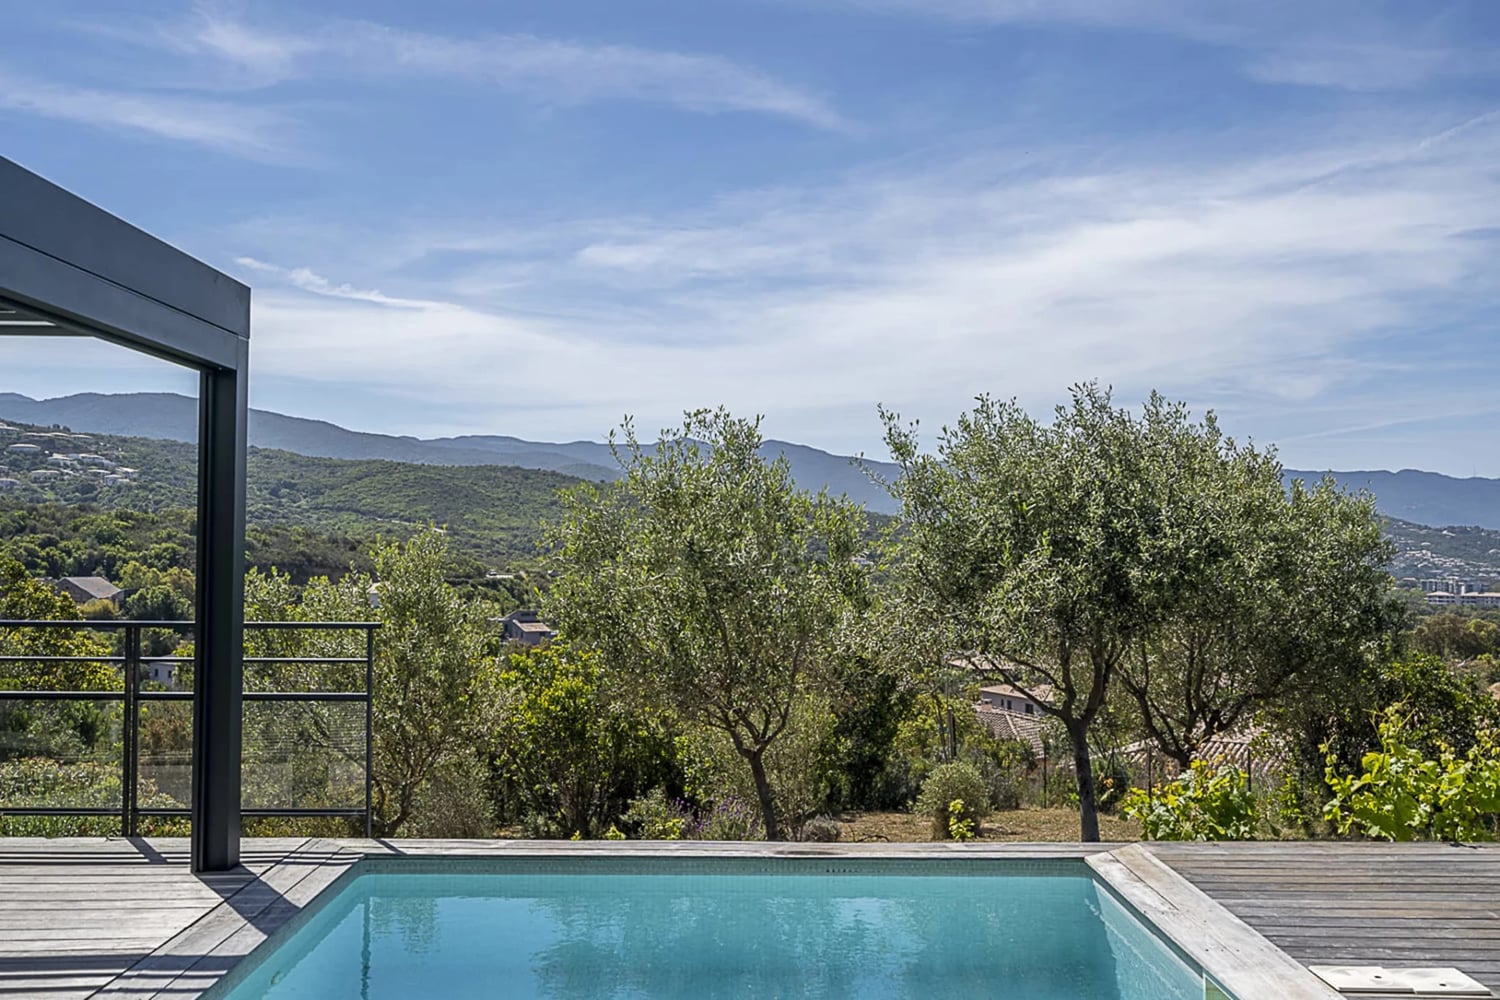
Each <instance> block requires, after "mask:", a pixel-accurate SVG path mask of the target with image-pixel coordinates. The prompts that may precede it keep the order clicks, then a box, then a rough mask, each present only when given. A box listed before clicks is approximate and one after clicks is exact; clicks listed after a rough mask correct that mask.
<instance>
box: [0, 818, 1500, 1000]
mask: <svg viewBox="0 0 1500 1000" xmlns="http://www.w3.org/2000/svg"><path fill="white" fill-rule="evenodd" d="M1114 846H1116V845H1068V844H1029V845H1028V844H1015V845H997V844H976V845H964V846H962V847H959V846H956V845H951V844H925V845H904V844H849V845H845V844H819V845H810V844H809V845H796V844H783V845H766V844H754V845H752V844H743V845H741V844H709V843H704V842H689V843H682V844H674V845H670V846H667V845H653V844H647V843H643V842H630V847H631V848H632V849H634V850H635V851H637V852H641V853H677V854H683V855H688V854H692V855H697V856H706V855H714V856H722V855H731V856H733V855H745V854H756V855H766V854H771V855H786V856H805V855H808V854H819V855H821V854H829V855H840V856H859V855H880V856H902V857H933V856H938V855H941V856H952V854H953V853H955V852H961V853H963V854H965V855H966V856H967V855H973V856H984V857H1014V858H1022V859H1025V858H1030V859H1036V858H1064V857H1071V858H1081V857H1087V856H1091V855H1092V856H1093V857H1094V861H1093V862H1091V864H1092V863H1094V862H1098V861H1100V860H1104V861H1106V862H1108V863H1109V864H1120V863H1125V864H1130V863H1132V859H1134V864H1135V867H1136V870H1142V869H1141V866H1140V854H1141V852H1142V850H1143V848H1142V847H1131V848H1126V849H1124V850H1121V851H1111V848H1112V847H1114ZM620 847H621V845H617V844H613V843H609V842H597V843H583V844H579V843H570V842H566V841H561V842H547V843H518V842H515V841H396V842H375V841H364V840H344V841H326V840H300V839H266V840H250V839H247V840H245V841H244V851H243V859H244V865H243V867H242V868H241V869H240V870H238V871H236V872H233V873H230V874H225V875H214V876H207V877H204V878H198V877H195V876H193V875H192V873H191V872H190V871H189V869H188V858H187V850H188V845H187V841H186V840H180V839H152V840H140V839H133V840H124V839H117V838H108V839H106V838H87V839H82V838H80V839H61V840H40V839H5V838H0V997H4V998H14V997H29V998H56V1000H72V998H85V997H93V996H98V997H111V998H122V997H132V998H147V997H172V998H187V997H192V996H196V995H198V993H199V992H201V991H202V990H204V989H206V988H208V986H210V985H212V983H213V982H214V981H216V980H217V979H218V978H219V977H220V976H221V975H222V974H223V973H224V972H225V971H227V970H228V969H230V968H232V967H233V966H234V965H235V964H236V963H237V962H238V961H239V960H240V959H241V958H242V957H243V956H244V955H245V954H247V953H248V952H249V951H250V950H252V949H253V948H254V947H255V945H257V944H259V943H260V942H261V941H263V940H264V939H265V938H266V937H267V936H268V935H269V934H271V933H272V932H274V930H275V929H276V928H277V927H279V926H281V925H282V924H283V923H284V922H285V921H286V920H287V919H289V918H290V917H291V916H293V915H294V914H296V913H297V912H298V911H299V910H300V909H301V907H303V906H305V905H306V904H307V903H308V902H309V901H310V900H311V899H312V898H314V897H315V896H316V895H317V894H318V892H320V891H321V890H322V889H323V888H325V887H326V886H327V885H328V884H329V883H330V882H331V881H332V880H333V879H334V878H335V877H337V875H338V874H339V873H340V872H342V871H344V870H345V869H346V868H347V867H348V866H349V865H351V864H352V863H354V862H355V861H356V860H358V859H359V858H360V857H363V856H365V855H367V854H372V853H373V854H410V855H418V856H422V855H428V856H430V855H444V854H447V855H459V854H467V855H476V854H492V853H508V852H514V851H517V850H524V851H526V852H528V853H544V854H559V855H561V854H609V853H614V852H617V851H619V850H620ZM1144 851H1145V852H1147V853H1149V854H1150V856H1151V857H1153V858H1155V859H1157V860H1158V861H1160V862H1162V863H1164V864H1165V865H1166V866H1167V867H1168V868H1169V869H1170V870H1171V873H1175V875H1173V874H1171V873H1167V872H1163V873H1162V874H1163V875H1164V876H1167V877H1168V878H1169V879H1170V880H1176V881H1177V882H1179V883H1181V879H1186V880H1187V882H1188V883H1191V886H1193V887H1196V889H1198V890H1201V892H1202V893H1203V894H1205V895H1206V896H1208V897H1209V900H1211V901H1212V902H1209V901H1203V903H1204V906H1205V907H1206V909H1205V910H1203V911H1202V912H1211V911H1217V912H1218V913H1219V914H1221V915H1222V914H1223V910H1220V909H1218V907H1223V909H1225V910H1228V911H1229V912H1230V913H1232V914H1234V916H1236V917H1238V918H1239V920H1241V921H1243V922H1244V923H1245V924H1248V925H1249V927H1250V928H1252V929H1253V930H1254V931H1256V932H1259V934H1260V935H1263V936H1264V938H1266V939H1268V940H1269V941H1270V942H1271V943H1272V944H1274V945H1276V946H1278V947H1279V948H1281V949H1282V950H1283V951H1284V952H1286V953H1287V954H1288V955H1290V956H1291V958H1292V959H1295V960H1296V961H1297V962H1301V963H1303V964H1306V965H1343V964H1361V965H1388V966H1398V965H1428V966H1430V965H1441V966H1456V967H1458V968H1459V969H1461V970H1462V971H1464V972H1467V973H1468V974H1469V975H1471V976H1473V977H1474V978H1475V979H1478V980H1479V981H1481V982H1483V983H1484V984H1485V985H1486V986H1488V987H1490V988H1491V989H1492V990H1494V991H1495V992H1496V993H1497V994H1500V846H1486V847H1479V848H1473V847H1451V846H1447V845H1441V844H1424V845H1378V844H1346V843H1300V842H1298V843H1247V844H1161V843H1158V844H1151V845H1145V846H1144ZM1107 852H1108V853H1107ZM1158 867H1159V866H1158ZM1146 874H1147V876H1148V877H1149V873H1146ZM1178 876H1180V878H1178ZM1154 884H1155V885H1156V886H1163V885H1165V884H1166V883H1164V882H1162V881H1160V880H1158V881H1157V882H1155V883H1154ZM1182 884H1185V883H1182ZM1147 891H1148V892H1154V891H1155V890H1154V889H1148V890H1147ZM1161 891H1163V892H1165V893H1166V894H1167V895H1168V896H1170V895H1171V889H1170V887H1169V886H1168V887H1167V888H1165V889H1162V890H1161ZM1188 891H1189V892H1190V893H1191V894H1192V895H1193V896H1195V897H1197V898H1198V899H1200V900H1201V897H1198V896H1197V893H1192V892H1191V889H1189V890H1188ZM1215 904H1217V906H1215ZM1179 909H1180V910H1181V912H1182V913H1183V914H1188V913H1190V912H1192V911H1191V910H1190V908H1184V907H1179ZM1224 919H1226V920H1229V921H1231V922H1233V920H1232V918H1229V917H1227V915H1226V916H1225V917H1224ZM1246 933H1248V932H1246ZM1251 936H1252V937H1253V935H1251ZM1226 940H1227V939H1226ZM1283 961H1284V959H1283ZM1288 964H1289V965H1291V964H1292V963H1288ZM1299 974H1300V973H1299ZM1241 1000H1261V998H1259V997H1252V996H1244V997H1241Z"/></svg>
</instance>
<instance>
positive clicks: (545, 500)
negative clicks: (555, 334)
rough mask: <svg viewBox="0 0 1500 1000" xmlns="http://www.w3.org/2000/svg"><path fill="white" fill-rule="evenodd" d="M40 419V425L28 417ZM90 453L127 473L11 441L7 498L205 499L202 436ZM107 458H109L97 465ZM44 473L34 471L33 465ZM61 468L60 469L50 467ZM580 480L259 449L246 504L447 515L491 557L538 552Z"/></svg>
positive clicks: (333, 520)
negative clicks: (23, 448)
mask: <svg viewBox="0 0 1500 1000" xmlns="http://www.w3.org/2000/svg"><path fill="white" fill-rule="evenodd" d="M27 429H28V430H29V428H27ZM87 447H88V448H89V449H90V454H92V455H97V456H98V457H99V458H101V459H103V460H105V461H107V462H109V463H111V464H112V466H113V467H114V468H112V469H109V470H101V471H106V472H108V473H109V474H110V475H114V476H115V477H116V478H118V473H119V471H120V470H125V471H128V472H130V473H131V475H130V476H129V477H128V480H126V481H118V482H106V481H105V477H104V476H103V475H99V474H89V473H88V472H87V470H86V469H85V468H84V467H82V466H77V467H60V466H58V465H55V464H52V463H49V461H48V459H47V456H46V455H45V454H44V453H43V452H37V453H32V454H19V453H15V452H11V451H0V456H3V457H0V477H3V478H4V479H9V480H12V481H14V482H15V483H16V485H14V486H12V487H10V488H8V489H4V490H0V508H14V507H18V506H24V505H35V504H64V505H70V506H76V505H79V504H89V505H93V506H97V507H99V508H101V509H104V510H132V511H141V512H145V513H161V512H166V511H173V510H181V509H183V508H190V507H192V506H193V505H194V504H195V503H196V462H197V452H196V449H195V448H194V447H193V446H192V445H188V444H183V443H180V442H175V441H161V440H152V439H149V438H140V437H115V436H112V435H93V436H92V442H91V443H90V444H89V445H87ZM96 468H97V467H96ZM38 472H39V473H41V475H42V477H44V478H43V479H42V480H41V481H36V482H34V481H32V474H33V473H38ZM49 473H55V475H53V476H51V477H50V478H45V477H48V476H49ZM578 482H579V480H578V479H576V478H574V477H571V476H565V475H561V474H559V473H555V472H547V471H543V470H537V469H520V468H515V467H512V466H504V465H476V466H431V465H416V464H410V463H402V462H391V461H384V460H359V461H351V460H340V459H328V458H315V457H311V456H306V455H296V454H292V453H291V452H286V451H277V450H273V449H267V448H252V449H251V450H250V455H249V459H248V463H247V476H246V507H247V513H248V520H249V523H250V524H251V525H252V526H256V527H262V528H276V529H280V530H283V531H290V530H296V529H301V530H306V531H310V532H313V533H317V534H320V535H327V536H334V537H339V538H353V539H369V538H371V537H374V536H375V535H377V534H382V533H384V534H406V533H407V532H409V531H410V530H411V529H412V528H414V527H416V526H418V525H422V524H429V523H431V524H438V525H443V526H446V528H447V529H448V532H449V535H450V537H451V539H452V541H453V544H454V548H455V550H456V551H457V552H460V553H462V554H464V555H467V556H469V557H471V558H473V559H476V560H479V561H480V562H483V563H485V564H486V565H489V566H496V567H498V566H503V565H507V564H511V563H515V562H526V561H529V560H530V559H532V558H534V557H535V555H536V554H537V544H538V541H539V538H540V532H539V530H538V527H537V526H538V522H540V521H541V520H542V519H544V518H547V517H550V516H554V515H555V514H557V513H558V512H559V510H560V506H559V504H558V502H557V499H556V493H557V491H558V489H560V488H564V487H568V486H572V485H576V484H577V483H578Z"/></svg>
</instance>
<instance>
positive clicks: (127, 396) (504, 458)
mask: <svg viewBox="0 0 1500 1000" xmlns="http://www.w3.org/2000/svg"><path fill="white" fill-rule="evenodd" d="M197 407H198V404H197V401H196V400H193V399H190V398H189V397H187V396H179V395H176V394H173V393H122V394H115V395H101V394H98V393H81V394H78V395H74V396H60V397H58V398H56V399H44V400H36V399H32V398H30V397H29V396H22V395H19V394H17V393H0V420H9V421H12V422H18V423H26V424H35V425H39V426H44V427H48V426H53V425H59V426H64V427H70V428H72V429H73V430H75V431H84V432H89V433H94V434H109V435H116V436H128V437H141V438H157V439H161V440H168V441H184V442H185V441H193V440H195V436H196V434H197V427H198V416H197V414H198V409H197ZM249 439H250V444H251V445H252V446H255V447H260V448H274V449H279V450H282V451H290V452H296V453H297V454H299V455H309V456H314V457H321V458H341V459H384V460H388V461H394V462H407V463H413V464H420V465H445V466H447V465H452V466H463V465H511V466H517V467H520V468H524V469H540V470H546V471H550V472H558V473H562V474H564V475H568V476H574V477H578V478H582V479H596V480H598V479H612V478H614V476H615V475H617V473H618V467H617V465H616V463H615V460H614V458H613V457H612V456H611V455H610V453H609V447H608V446H607V445H604V444H601V443H599V442H595V441H570V442H565V443H564V442H544V441H525V440H522V439H521V438H515V437H506V436H503V435H468V436H464V437H451V438H433V439H428V440H424V439H421V438H414V437H397V436H393V435H389V434H367V433H363V432H360V431H351V430H346V429H345V428H343V427H339V426H337V425H336V424H331V423H327V422H326V421H322V420H307V419H304V418H302V417H289V416H286V415H284V414H280V413H273V412H271V411H269V410H251V411H250V424H249ZM761 451H762V453H763V454H766V455H768V456H769V455H776V454H785V455H786V457H787V461H788V462H789V463H790V464H791V470H792V477H793V478H794V479H795V480H796V481H797V482H798V484H800V485H802V486H803V487H805V488H807V489H818V488H820V487H824V486H826V487H827V488H828V489H829V490H830V491H831V492H833V493H845V494H847V495H848V496H849V497H851V498H852V499H854V500H855V501H856V502H858V503H862V504H864V505H865V506H866V507H867V508H868V509H869V510H871V511H878V512H882V513H892V512H893V511H894V509H895V508H894V505H893V504H892V502H891V498H890V497H889V496H888V495H887V494H886V493H885V491H884V490H882V489H880V488H879V487H878V486H876V485H875V484H873V483H872V482H870V480H869V478H868V477H867V476H866V475H865V474H864V472H863V471H862V470H861V469H860V468H859V467H858V466H857V465H855V464H854V462H853V460H852V459H850V458H848V457H846V456H843V455H832V454H829V453H828V452H826V451H820V450H818V449H817V448H810V447H808V446H806V445H799V444H791V443H789V442H786V441H767V442H766V443H765V445H764V446H763V447H762V449H761ZM870 465H871V466H872V467H874V468H875V469H876V470H877V471H879V472H880V473H881V474H882V475H885V476H890V475H892V474H893V472H894V470H895V466H893V465H891V464H890V463H888V462H871V463H870Z"/></svg>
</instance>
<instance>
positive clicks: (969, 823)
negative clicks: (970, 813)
mask: <svg viewBox="0 0 1500 1000" xmlns="http://www.w3.org/2000/svg"><path fill="white" fill-rule="evenodd" d="M948 836H950V837H952V838H953V839H954V840H956V841H958V842H959V843H963V842H964V841H968V840H973V839H974V821H973V820H972V819H967V818H965V816H964V800H963V799H954V800H953V801H952V802H950V803H948Z"/></svg>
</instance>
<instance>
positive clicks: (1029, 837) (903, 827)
mask: <svg viewBox="0 0 1500 1000" xmlns="http://www.w3.org/2000/svg"><path fill="white" fill-rule="evenodd" d="M839 825H840V826H842V827H843V830H842V836H841V837H840V839H841V840H844V841H889V842H891V843H911V842H913V841H923V840H934V839H936V838H934V837H933V836H932V821H931V820H929V819H927V818H925V817H922V816H913V815H911V814H910V813H897V812H868V813H846V814H845V815H843V816H840V817H839ZM1099 836H1100V838H1101V839H1103V840H1107V841H1130V840H1140V839H1141V825H1140V824H1139V823H1136V822H1133V821H1131V820H1127V819H1123V818H1121V817H1119V816H1108V815H1102V814H1101V815H1100V817H1099ZM977 839H979V840H991V841H1003V840H1019V841H1076V840H1077V839H1078V813H1077V812H1076V811H1075V810H1072V809H1013V810H1008V811H1006V812H997V813H991V814H990V816H989V818H987V819H986V820H985V821H984V824H983V825H982V826H981V827H980V830H979V837H978V838H977Z"/></svg>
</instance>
